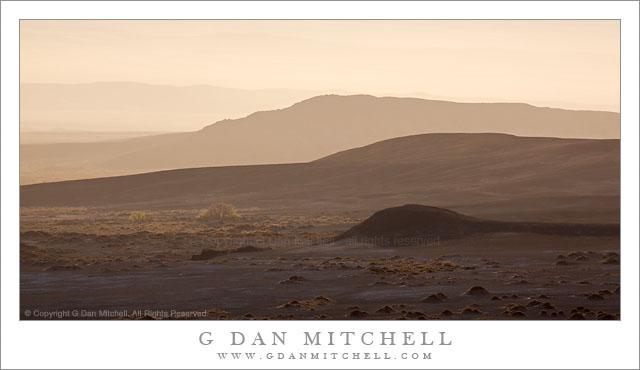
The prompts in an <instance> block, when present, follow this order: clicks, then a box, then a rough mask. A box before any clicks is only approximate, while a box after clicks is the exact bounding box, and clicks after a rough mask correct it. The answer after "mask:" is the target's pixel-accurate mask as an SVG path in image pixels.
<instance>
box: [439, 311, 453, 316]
mask: <svg viewBox="0 0 640 370" xmlns="http://www.w3.org/2000/svg"><path fill="white" fill-rule="evenodd" d="M440 316H445V317H446V316H453V312H451V311H449V310H444V311H442V312H441V313H440Z"/></svg>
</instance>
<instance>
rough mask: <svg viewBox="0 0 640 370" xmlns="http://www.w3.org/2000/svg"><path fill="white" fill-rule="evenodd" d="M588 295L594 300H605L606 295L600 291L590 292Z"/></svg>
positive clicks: (588, 297)
mask: <svg viewBox="0 0 640 370" xmlns="http://www.w3.org/2000/svg"><path fill="white" fill-rule="evenodd" d="M586 296H587V299H589V300H592V301H603V300H604V297H603V296H602V294H600V293H588V294H587V295H586Z"/></svg>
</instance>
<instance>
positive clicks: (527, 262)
mask: <svg viewBox="0 0 640 370" xmlns="http://www.w3.org/2000/svg"><path fill="white" fill-rule="evenodd" d="M240 212H241V214H242V218H240V219H238V220H234V221H226V222H212V223H207V222H200V221H197V220H196V216H197V210H179V209H177V210H163V211H152V212H148V214H149V215H150V216H151V217H152V219H151V221H148V222H143V223H134V222H132V221H131V220H130V219H129V216H130V214H131V212H130V211H114V210H108V211H107V210H104V209H99V208H23V209H22V210H21V245H20V249H21V261H20V286H21V297H20V306H21V312H22V314H21V319H42V318H48V317H47V316H43V315H45V314H55V315H59V316H54V318H58V317H59V318H62V319H118V318H120V319H122V318H125V319H139V318H188V319H196V318H202V319H448V320H459V319H493V320H496V319H498V320H506V319H528V320H542V319H570V318H571V319H619V318H620V265H619V258H620V257H619V244H620V241H619V238H612V237H559V236H543V235H533V234H507V233H503V234H490V235H483V236H481V237H480V236H479V237H469V238H465V239H457V240H450V241H441V242H439V243H434V244H433V245H423V246H414V247H394V248H390V247H389V248H386V247H384V248H383V247H378V246H373V245H369V244H350V243H349V242H348V241H341V242H337V243H332V242H331V238H332V237H333V236H335V235H337V234H339V233H340V232H343V231H345V230H347V229H348V228H349V227H351V226H353V225H355V224H356V223H358V222H360V221H362V220H363V219H364V218H366V217H368V216H369V215H370V214H368V213H367V214H365V213H361V212H357V211H354V212H350V213H346V214H345V213H341V212H335V213H331V212H326V213H320V212H315V213H314V212H313V211H309V212H289V213H270V212H267V211H265V210H261V209H241V210H240ZM248 245H250V246H254V247H257V248H262V249H261V250H260V251H257V252H246V253H227V254H224V255H221V256H219V257H216V258H213V259H209V260H205V261H193V260H191V257H192V256H193V255H198V254H200V252H201V251H202V250H203V249H212V250H226V251H230V250H234V249H236V248H239V247H244V246H248ZM27 310H28V311H29V314H26V313H25V312H27ZM73 310H77V311H78V316H73V314H72V313H73ZM65 311H68V312H66V313H65ZM172 311H174V312H172ZM56 312H57V313H56Z"/></svg>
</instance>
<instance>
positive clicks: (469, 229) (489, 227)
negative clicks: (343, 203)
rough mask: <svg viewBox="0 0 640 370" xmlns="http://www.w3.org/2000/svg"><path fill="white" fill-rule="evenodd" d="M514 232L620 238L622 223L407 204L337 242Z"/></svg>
mask: <svg viewBox="0 0 640 370" xmlns="http://www.w3.org/2000/svg"><path fill="white" fill-rule="evenodd" d="M498 232H512V233H513V232H515V233H534V234H548V235H563V236H619V235H620V225H619V224H568V223H541V222H505V221H493V220H484V219H479V218H474V217H469V216H465V215H461V214H459V213H456V212H453V211H451V210H448V209H444V208H438V207H429V206H423V205H418V204H407V205H405V206H401V207H393V208H387V209H384V210H381V211H378V212H376V213H374V214H373V215H372V216H371V217H369V218H368V219H366V220H365V221H363V222H362V223H360V224H358V225H356V226H354V227H352V228H351V229H349V230H347V231H345V232H344V233H341V234H340V235H338V236H337V237H336V238H335V240H336V241H340V240H345V239H349V240H351V241H352V242H360V243H363V242H364V243H371V244H377V245H383V246H384V245H395V246H397V245H418V244H429V243H437V242H439V241H441V240H447V239H456V238H464V237H468V236H471V235H474V234H483V233H498Z"/></svg>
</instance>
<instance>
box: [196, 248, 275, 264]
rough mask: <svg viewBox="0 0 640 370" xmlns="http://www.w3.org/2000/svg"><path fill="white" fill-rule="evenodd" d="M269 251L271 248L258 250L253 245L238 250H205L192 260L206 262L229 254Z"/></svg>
mask: <svg viewBox="0 0 640 370" xmlns="http://www.w3.org/2000/svg"><path fill="white" fill-rule="evenodd" d="M269 249H271V248H258V247H254V246H252V245H247V246H244V247H240V248H236V249H225V250H213V249H203V250H202V251H201V252H200V254H195V255H193V256H191V260H192V261H206V260H210V259H213V258H216V257H220V256H224V255H225V254H229V253H252V252H262V251H265V250H269Z"/></svg>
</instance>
